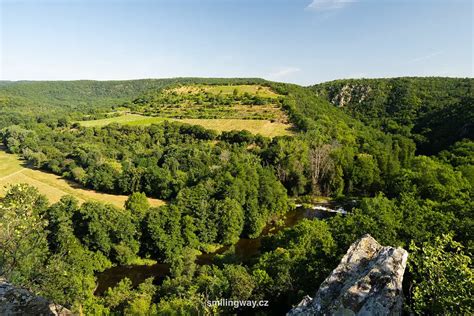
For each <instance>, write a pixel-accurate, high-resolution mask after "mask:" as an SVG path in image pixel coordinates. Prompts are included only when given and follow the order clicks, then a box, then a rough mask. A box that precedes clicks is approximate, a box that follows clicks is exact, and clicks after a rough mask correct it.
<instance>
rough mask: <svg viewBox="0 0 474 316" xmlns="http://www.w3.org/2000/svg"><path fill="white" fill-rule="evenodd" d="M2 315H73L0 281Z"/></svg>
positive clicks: (63, 308) (0, 309)
mask: <svg viewBox="0 0 474 316" xmlns="http://www.w3.org/2000/svg"><path fill="white" fill-rule="evenodd" d="M0 315H2V316H3V315H4V316H11V315H15V316H16V315H21V316H29V315H31V316H33V315H34V316H50V315H55V316H66V315H73V314H72V313H71V311H69V310H68V309H66V308H65V307H63V306H61V305H57V304H54V303H52V302H50V301H48V300H47V299H45V298H43V297H40V296H36V295H34V294H33V293H31V292H29V291H27V290H25V289H22V288H19V287H16V286H14V285H12V284H10V283H8V282H6V281H5V280H3V279H0Z"/></svg>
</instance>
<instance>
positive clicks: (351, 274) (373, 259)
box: [287, 234, 408, 316]
mask: <svg viewBox="0 0 474 316" xmlns="http://www.w3.org/2000/svg"><path fill="white" fill-rule="evenodd" d="M407 258H408V252H407V251H406V250H404V249H402V248H393V247H383V246H381V245H380V244H379V243H378V242H377V241H376V240H375V239H374V238H372V237H371V236H370V235H368V234H367V235H364V236H363V237H362V238H361V239H359V240H357V241H356V242H354V243H353V244H352V245H351V246H350V248H349V250H348V251H347V253H346V254H345V256H344V257H343V258H342V260H341V262H340V263H339V265H338V266H337V268H336V269H334V270H333V271H332V273H331V274H330V275H329V277H327V278H326V280H325V281H324V282H323V283H322V284H321V286H320V287H319V290H318V292H317V293H316V295H315V297H313V298H310V297H305V298H304V299H303V300H302V301H301V302H300V303H299V304H298V305H297V306H295V307H294V308H293V309H292V310H291V311H290V312H288V314H287V315H289V316H294V315H400V314H401V312H402V303H403V301H402V281H403V273H404V272H405V267H406V262H407Z"/></svg>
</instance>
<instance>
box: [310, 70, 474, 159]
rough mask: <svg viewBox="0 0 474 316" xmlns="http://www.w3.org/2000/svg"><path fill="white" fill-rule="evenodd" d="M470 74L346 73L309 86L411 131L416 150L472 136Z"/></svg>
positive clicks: (391, 127)
mask: <svg viewBox="0 0 474 316" xmlns="http://www.w3.org/2000/svg"><path fill="white" fill-rule="evenodd" d="M473 86H474V79H471V78H465V79H462V78H439V77H432V78H431V77H430V78H391V79H350V80H336V81H332V82H326V83H322V84H318V85H314V86H312V87H310V89H312V90H313V91H315V92H316V93H317V94H318V95H320V96H323V97H325V98H326V99H327V100H328V101H330V102H331V103H333V104H334V105H337V106H338V107H341V108H343V109H344V110H345V111H346V112H347V113H350V114H351V115H352V116H353V117H356V118H358V119H361V120H362V121H364V122H365V123H367V124H369V125H372V126H375V127H379V128H381V129H383V130H384V131H386V132H390V133H395V134H403V135H406V136H410V137H412V138H413V139H414V140H415V141H416V143H417V145H418V150H419V152H421V153H435V152H438V151H440V150H443V149H446V148H447V147H449V146H450V145H452V144H453V143H455V142H456V141H458V140H461V139H463V138H468V139H473V138H474V124H473V122H474V98H473Z"/></svg>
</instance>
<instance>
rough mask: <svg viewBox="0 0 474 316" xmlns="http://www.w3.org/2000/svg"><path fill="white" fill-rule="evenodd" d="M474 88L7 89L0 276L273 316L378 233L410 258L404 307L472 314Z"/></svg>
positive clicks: (52, 289) (114, 303) (80, 306)
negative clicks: (223, 302)
mask: <svg viewBox="0 0 474 316" xmlns="http://www.w3.org/2000/svg"><path fill="white" fill-rule="evenodd" d="M472 82H473V80H472V79H449V78H394V79H374V80H338V81H334V82H328V83H324V84H319V85H316V86H312V87H302V86H298V85H294V84H286V83H276V82H269V81H265V80H262V79H245V78H244V79H199V78H177V79H160V80H152V79H150V80H131V81H110V82H109V81H104V82H101V81H71V82H1V83H0V141H1V142H2V144H3V146H2V147H1V150H2V151H3V154H0V171H2V170H3V173H4V176H3V177H0V186H2V189H1V190H0V192H1V194H3V195H4V196H3V197H1V198H0V247H3V250H4V251H2V252H0V277H5V278H7V279H8V280H10V281H11V282H13V283H14V284H16V285H21V286H24V287H28V288H29V289H31V290H33V291H35V292H36V293H39V294H41V295H43V296H45V297H47V298H49V299H52V300H54V301H55V302H57V303H60V304H62V305H63V306H66V307H68V308H70V309H72V310H73V311H74V312H76V313H78V314H81V313H82V314H84V315H112V314H113V315H135V314H138V315H143V314H146V315H174V313H175V312H176V311H179V312H180V313H181V314H183V315H220V314H224V315H226V314H233V313H235V312H236V311H235V310H234V309H233V308H231V307H216V308H215V309H211V308H209V307H208V306H207V304H206V302H207V301H208V300H218V299H221V298H224V299H229V300H230V299H232V300H234V299H237V300H247V299H258V300H264V301H268V302H269V305H270V308H257V309H255V310H254V309H250V308H246V307H242V308H241V309H239V310H238V313H242V314H258V315H275V314H280V313H281V311H288V310H289V309H290V308H291V306H293V305H294V304H296V303H298V302H299V301H301V299H302V298H303V297H304V296H305V295H313V294H314V290H315V288H316V285H317V284H320V283H321V282H322V281H323V280H324V279H325V278H326V277H327V275H328V274H329V272H330V271H331V270H332V269H334V268H335V267H336V266H337V263H338V262H339V260H340V259H341V257H342V256H343V254H344V253H345V252H346V250H347V249H348V247H349V245H351V244H352V243H353V242H354V241H355V240H357V239H358V238H360V237H361V236H362V235H364V234H367V233H369V234H371V235H372V236H373V237H374V238H375V239H377V241H379V242H380V243H381V244H383V245H391V246H401V247H404V248H405V249H407V250H409V252H410V255H409V259H408V260H409V262H408V267H409V268H408V269H409V270H408V271H409V272H408V274H407V275H408V276H407V277H406V278H405V281H404V284H403V287H404V288H403V295H404V296H405V302H406V305H405V307H404V312H406V313H415V314H420V315H423V314H446V311H448V314H453V315H462V314H472V308H471V306H472V304H470V302H471V301H472V297H473V295H472V294H473V288H472V282H471V280H472V269H471V262H470V258H471V257H472V252H473V249H474V243H473V235H472V233H473V231H474V216H473V210H474V187H473V185H474V164H473V162H474V158H473V157H474V142H473V140H472V122H473V120H472V116H473V114H474V110H473V109H472V95H471V93H472V92H471V86H472ZM6 152H8V153H6ZM12 154H15V155H12ZM2 162H3V164H5V165H6V167H4V168H1V166H2V164H1V163H2ZM6 179H8V181H7V180H6ZM25 179H26V181H25ZM25 182H26V184H25ZM10 184H14V186H12V187H8V186H9V185H10ZM4 186H7V187H4ZM35 186H36V187H39V188H35ZM38 189H39V190H38ZM86 192H88V193H89V195H88V194H86ZM66 193H67V194H71V196H69V195H68V196H64V194H66ZM43 194H45V195H46V196H44V195H43ZM48 198H49V200H48ZM58 200H59V201H58ZM124 200H125V203H123V201H124ZM52 201H54V202H56V203H54V204H51V203H50V202H52ZM150 201H155V204H153V203H152V204H150ZM109 202H110V203H109ZM114 202H115V203H114ZM118 202H120V203H118ZM316 203H325V204H326V206H327V207H331V208H335V207H343V208H344V209H345V210H346V211H347V214H346V215H342V214H339V215H335V216H330V215H327V214H326V215H324V216H323V217H324V218H322V219H319V217H318V216H317V214H313V213H311V209H310V208H306V206H310V205H314V204H316ZM111 204H115V205H116V206H114V205H111ZM122 204H123V207H117V205H120V206H121V205H122ZM297 204H300V205H303V207H301V208H298V209H295V207H296V205H297ZM7 228H8V229H7ZM10 232H13V233H10ZM426 252H429V253H426ZM425 263H426V264H425ZM434 274H435V275H436V280H437V282H436V283H435V284H434V283H432V282H431V281H432V276H433V275H434ZM104 280H105V281H104ZM438 280H439V282H438ZM98 289H100V290H98Z"/></svg>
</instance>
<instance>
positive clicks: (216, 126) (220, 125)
mask: <svg viewBox="0 0 474 316" xmlns="http://www.w3.org/2000/svg"><path fill="white" fill-rule="evenodd" d="M165 120H169V121H177V122H183V123H188V124H193V125H201V126H203V127H205V128H208V129H213V130H216V131H218V132H223V131H231V130H243V129H245V130H248V131H249V132H251V133H253V134H261V135H263V136H267V137H275V136H284V135H291V134H292V132H291V125H290V124H285V123H280V122H270V121H267V120H239V119H173V118H161V117H150V116H144V115H139V114H125V115H122V116H117V117H111V118H106V119H100V120H91V121H81V122H79V123H80V124H81V125H82V126H86V127H91V126H98V127H100V126H105V125H108V124H111V123H120V124H127V125H150V124H152V123H161V122H163V121H165Z"/></svg>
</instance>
